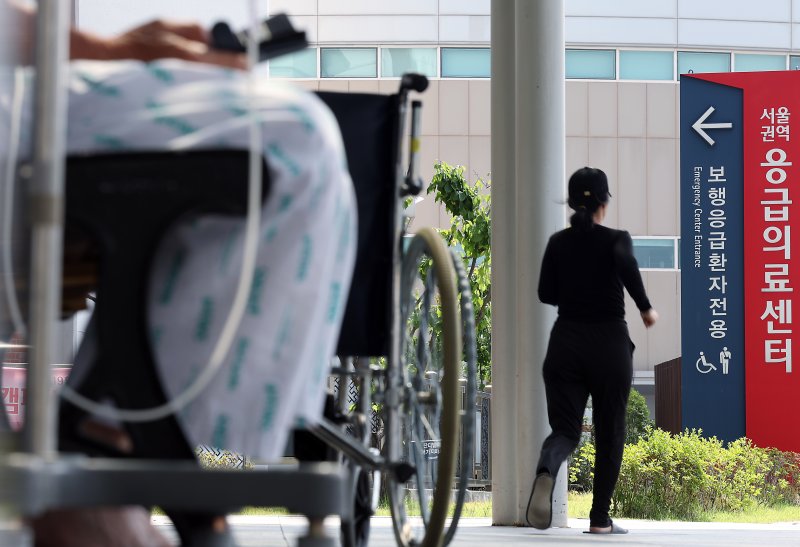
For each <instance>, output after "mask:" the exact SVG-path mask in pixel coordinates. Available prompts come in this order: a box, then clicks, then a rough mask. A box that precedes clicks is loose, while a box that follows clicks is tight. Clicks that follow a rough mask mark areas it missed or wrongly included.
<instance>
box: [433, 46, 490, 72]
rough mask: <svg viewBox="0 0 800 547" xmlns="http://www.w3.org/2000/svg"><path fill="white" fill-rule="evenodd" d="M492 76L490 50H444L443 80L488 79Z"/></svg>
mask: <svg viewBox="0 0 800 547" xmlns="http://www.w3.org/2000/svg"><path fill="white" fill-rule="evenodd" d="M491 74H492V62H491V52H490V50H489V48H452V47H443V48H442V78H488V77H490V76H491Z"/></svg>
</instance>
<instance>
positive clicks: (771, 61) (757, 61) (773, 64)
mask: <svg viewBox="0 0 800 547" xmlns="http://www.w3.org/2000/svg"><path fill="white" fill-rule="evenodd" d="M733 60H734V65H733V66H734V70H736V72H757V71H759V70H786V55H757V54H750V53H736V54H735V55H734V57H733Z"/></svg>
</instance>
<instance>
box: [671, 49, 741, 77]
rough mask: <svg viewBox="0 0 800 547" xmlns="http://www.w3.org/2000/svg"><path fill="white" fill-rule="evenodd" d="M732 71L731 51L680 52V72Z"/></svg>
mask: <svg viewBox="0 0 800 547" xmlns="http://www.w3.org/2000/svg"><path fill="white" fill-rule="evenodd" d="M730 71H731V55H730V53H700V52H696V51H679V52H678V74H692V73H694V74H699V73H701V72H730Z"/></svg>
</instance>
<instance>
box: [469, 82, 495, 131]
mask: <svg viewBox="0 0 800 547" xmlns="http://www.w3.org/2000/svg"><path fill="white" fill-rule="evenodd" d="M491 85H492V83H491V81H489V80H470V82H469V134H470V135H487V136H488V135H490V134H491V133H492V117H491Z"/></svg>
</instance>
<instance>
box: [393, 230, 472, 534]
mask: <svg viewBox="0 0 800 547" xmlns="http://www.w3.org/2000/svg"><path fill="white" fill-rule="evenodd" d="M400 288H401V291H402V292H401V303H400V314H401V315H400V321H401V323H400V328H401V341H400V363H399V365H400V367H401V371H400V372H401V379H402V386H401V390H400V391H401V393H400V397H399V401H398V404H397V405H393V406H389V408H388V412H389V419H390V420H391V421H393V423H395V424H396V426H395V428H394V431H399V434H400V441H399V442H398V443H397V446H398V450H397V451H398V452H399V453H398V454H390V455H389V456H390V458H391V463H392V464H393V465H394V467H395V471H394V472H393V473H389V474H388V475H387V488H388V493H389V502H390V508H391V512H392V522H393V524H394V530H395V537H396V539H397V541H398V544H400V545H402V546H404V547H405V546H411V545H422V546H423V547H438V546H440V545H442V540H443V537H442V534H443V532H444V526H445V521H446V518H447V513H448V509H449V505H450V496H451V488H452V485H453V475H454V473H455V463H456V453H457V451H458V427H459V407H460V404H459V400H458V398H459V385H458V376H459V367H460V364H461V344H462V338H461V323H460V318H459V313H458V303H457V292H456V274H455V271H454V268H453V259H452V257H451V255H450V252H449V250H448V249H447V247H446V246H445V244H444V241H442V239H441V237H440V236H439V234H438V233H436V231H434V230H432V229H429V228H424V229H422V230H420V232H419V233H418V234H417V235H416V236H415V237H414V238H413V239H412V241H411V244H410V245H409V248H408V251H407V253H406V255H405V257H404V258H403V265H402V277H401V282H400ZM407 503H408V506H407V505H406V504H407ZM410 508H413V509H414V510H415V512H416V511H419V514H420V515H421V517H409V514H408V513H409V509H410Z"/></svg>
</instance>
